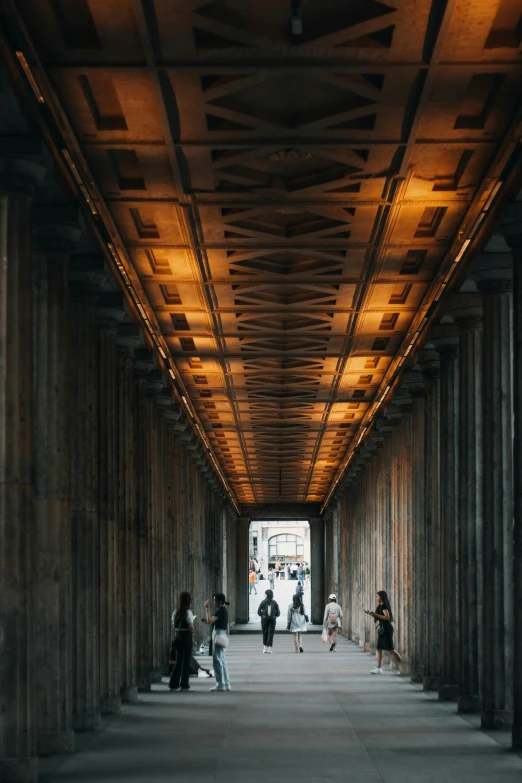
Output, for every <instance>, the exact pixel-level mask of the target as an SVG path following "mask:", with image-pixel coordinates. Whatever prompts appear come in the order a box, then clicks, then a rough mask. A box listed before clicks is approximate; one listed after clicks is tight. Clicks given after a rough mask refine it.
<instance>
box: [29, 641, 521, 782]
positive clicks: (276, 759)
mask: <svg viewBox="0 0 522 783" xmlns="http://www.w3.org/2000/svg"><path fill="white" fill-rule="evenodd" d="M304 647H305V652H304V654H300V655H296V654H295V653H294V652H293V651H292V640H291V638H290V637H289V636H288V637H286V636H279V637H278V638H277V641H276V644H275V647H274V649H275V652H274V654H273V655H263V654H262V652H261V650H262V645H261V640H260V637H257V636H253V635H244V636H235V637H232V640H231V643H230V646H229V648H228V658H229V669H230V676H231V682H232V687H233V689H234V690H233V692H232V693H209V691H208V688H209V686H210V684H212V682H213V680H201V679H196V678H191V688H192V689H191V691H190V692H188V693H179V692H178V693H170V692H169V691H168V689H167V685H166V683H165V684H164V685H158V686H156V687H155V688H154V691H153V692H152V693H149V694H141V695H140V702H139V703H138V704H136V705H128V706H125V707H124V708H123V714H122V716H121V717H119V718H115V719H113V720H112V721H111V722H110V723H109V724H108V725H107V726H106V728H105V730H104V731H103V732H101V733H100V734H98V735H97V736H95V737H94V738H92V739H91V740H90V742H89V744H88V745H87V747H85V748H84V749H83V750H81V751H80V752H78V753H76V754H75V755H74V756H71V757H68V758H66V759H65V760H64V761H63V762H60V763H61V766H59V767H58V768H56V764H57V762H56V760H54V765H55V768H54V771H52V770H51V762H50V761H48V762H47V767H46V768H45V766H44V772H45V770H47V774H43V775H42V778H41V780H42V781H46V782H47V781H52V783H78V781H81V783H95V782H96V783H114V782H115V781H129V782H131V781H135V780H143V781H147V782H149V781H150V783H172V781H187V783H211V781H227V783H240V782H241V783H243V782H244V781H247V782H248V783H267V781H270V782H271V783H287V781H290V780H292V781H298V783H311V782H312V781H321V780H343V781H353V783H377V781H381V782H382V781H384V782H385V783H428V782H429V783H453V781H455V782H456V783H481V782H483V783H486V782H487V783H520V781H521V780H522V759H521V758H520V757H519V756H517V755H516V754H514V753H513V752H511V751H509V750H508V749H507V748H505V747H503V745H502V744H501V743H499V742H497V741H496V740H495V739H492V738H491V737H489V736H487V735H486V734H484V733H482V732H480V731H479V730H477V729H476V728H475V727H474V726H473V725H472V724H471V723H470V722H468V721H466V720H464V719H463V718H461V717H459V716H458V715H456V713H455V705H452V704H447V703H444V704H443V703H439V702H438V701H436V700H435V699H434V698H432V697H430V696H428V695H426V694H425V693H423V692H422V691H421V690H420V689H419V688H418V687H414V686H412V685H410V684H409V682H408V681H406V680H405V679H402V678H400V677H397V676H396V675H393V674H391V673H389V672H385V674H383V675H382V676H381V677H375V676H371V675H370V674H369V671H370V669H371V668H372V659H371V658H370V656H369V655H368V654H366V653H364V652H362V651H361V650H360V649H359V648H358V647H356V646H355V645H353V644H352V643H350V642H347V641H346V640H344V639H341V640H340V642H339V645H338V652H336V653H329V652H328V648H327V647H326V645H324V644H322V643H321V639H320V637H319V636H317V635H312V634H310V635H309V637H307V639H306V642H305V645H304ZM203 660H204V661H205V662H206V661H207V660H208V659H206V658H205V659H203ZM203 665H205V663H203ZM501 736H502V735H499V737H501ZM506 737H507V733H506ZM50 772H52V774H49V773H50Z"/></svg>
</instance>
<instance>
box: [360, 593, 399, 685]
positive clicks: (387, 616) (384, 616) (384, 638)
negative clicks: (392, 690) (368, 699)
mask: <svg viewBox="0 0 522 783" xmlns="http://www.w3.org/2000/svg"><path fill="white" fill-rule="evenodd" d="M376 598H377V607H376V609H375V612H371V611H370V610H369V609H365V610H364V612H365V614H369V615H370V617H373V618H374V620H375V624H376V625H377V623H378V624H379V629H378V636H377V652H376V658H377V666H376V667H375V669H372V671H371V674H382V651H383V650H386V651H387V652H389V653H390V655H393V657H394V658H395V660H396V661H397V662H398V663H399V664H400V662H401V661H402V658H401V656H400V655H399V653H398V652H397V650H396V649H395V645H394V643H393V625H392V623H393V612H392V610H391V606H390V600H389V598H388V593H387V592H386V590H379V592H378V593H377V596H376ZM398 674H400V671H399V672H398Z"/></svg>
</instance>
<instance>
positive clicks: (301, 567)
mask: <svg viewBox="0 0 522 783" xmlns="http://www.w3.org/2000/svg"><path fill="white" fill-rule="evenodd" d="M297 578H298V579H299V581H300V582H301V584H302V585H303V587H304V583H305V570H304V565H303V564H302V563H299V566H298V568H297Z"/></svg>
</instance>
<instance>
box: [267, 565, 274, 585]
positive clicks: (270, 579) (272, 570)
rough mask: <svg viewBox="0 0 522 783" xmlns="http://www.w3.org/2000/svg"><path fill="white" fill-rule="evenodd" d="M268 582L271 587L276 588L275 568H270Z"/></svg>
mask: <svg viewBox="0 0 522 783" xmlns="http://www.w3.org/2000/svg"><path fill="white" fill-rule="evenodd" d="M268 583H269V585H270V589H271V590H273V589H274V583H275V571H274V569H273V568H271V569H270V571H269V572H268Z"/></svg>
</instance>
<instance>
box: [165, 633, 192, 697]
mask: <svg viewBox="0 0 522 783" xmlns="http://www.w3.org/2000/svg"><path fill="white" fill-rule="evenodd" d="M182 634H183V636H182V637H181V638H179V639H176V643H175V650H176V663H175V666H174V668H173V669H172V674H171V675H170V681H169V688H179V686H180V685H181V687H182V688H188V687H189V675H190V659H191V658H192V634H191V633H190V631H182Z"/></svg>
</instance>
